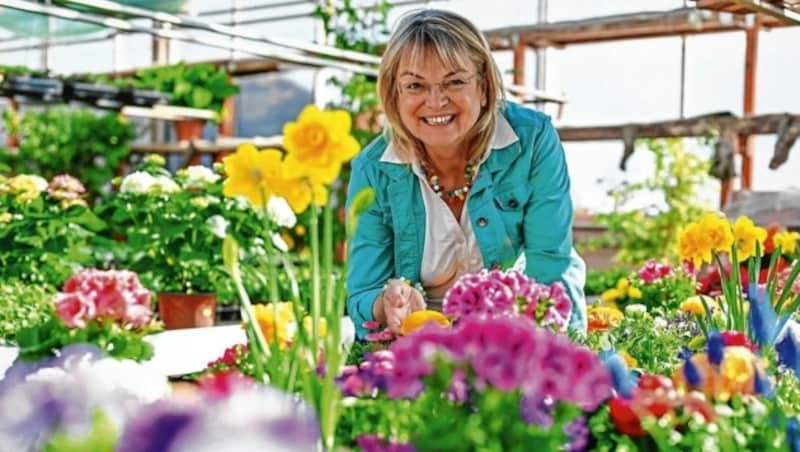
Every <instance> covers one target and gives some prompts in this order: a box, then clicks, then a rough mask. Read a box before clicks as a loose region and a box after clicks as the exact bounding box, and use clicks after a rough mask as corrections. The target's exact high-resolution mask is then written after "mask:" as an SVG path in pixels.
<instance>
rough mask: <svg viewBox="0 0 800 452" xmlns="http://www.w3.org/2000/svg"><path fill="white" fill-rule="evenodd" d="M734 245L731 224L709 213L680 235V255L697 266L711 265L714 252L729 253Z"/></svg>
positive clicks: (687, 227)
mask: <svg viewBox="0 0 800 452" xmlns="http://www.w3.org/2000/svg"><path fill="white" fill-rule="evenodd" d="M732 244H733V233H732V232H731V226H730V223H728V220H726V219H725V218H724V217H722V216H720V215H719V214H716V213H708V214H706V215H705V216H703V218H701V219H700V220H699V221H697V222H694V223H690V224H689V225H688V226H686V228H684V229H682V230H681V231H680V232H679V233H678V255H679V256H680V257H681V259H683V260H688V261H691V262H692V263H693V264H694V265H695V266H698V267H699V266H700V265H702V264H704V263H710V262H711V261H712V259H713V258H714V255H713V253H714V252H727V251H729V250H730V247H731V245H732Z"/></svg>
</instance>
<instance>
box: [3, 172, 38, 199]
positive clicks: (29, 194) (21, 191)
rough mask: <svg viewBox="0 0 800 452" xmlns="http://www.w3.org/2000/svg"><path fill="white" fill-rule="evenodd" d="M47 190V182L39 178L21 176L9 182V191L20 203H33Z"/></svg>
mask: <svg viewBox="0 0 800 452" xmlns="http://www.w3.org/2000/svg"><path fill="white" fill-rule="evenodd" d="M45 190H47V181H46V180H45V179H44V178H42V177H39V176H34V175H30V174H20V175H19V176H14V177H12V178H11V179H9V180H8V191H9V192H11V193H12V194H15V195H17V196H16V197H17V200H18V201H20V202H27V201H31V200H33V199H35V198H38V197H39V195H40V194H41V193H42V192H43V191H45Z"/></svg>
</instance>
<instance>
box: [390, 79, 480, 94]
mask: <svg viewBox="0 0 800 452" xmlns="http://www.w3.org/2000/svg"><path fill="white" fill-rule="evenodd" d="M480 75H481V74H480V73H475V74H472V75H470V76H454V77H450V78H448V79H446V80H442V81H441V82H438V83H428V82H421V81H418V80H412V81H407V82H400V83H399V85H398V86H399V88H400V94H402V95H404V96H408V97H422V96H426V95H427V94H428V93H430V92H431V90H432V89H433V87H434V86H438V87H439V89H440V90H441V92H443V93H445V94H447V95H450V94H456V93H459V92H461V91H463V90H464V88H466V87H467V85H469V83H470V82H471V81H472V79H474V78H475V77H478V76H480Z"/></svg>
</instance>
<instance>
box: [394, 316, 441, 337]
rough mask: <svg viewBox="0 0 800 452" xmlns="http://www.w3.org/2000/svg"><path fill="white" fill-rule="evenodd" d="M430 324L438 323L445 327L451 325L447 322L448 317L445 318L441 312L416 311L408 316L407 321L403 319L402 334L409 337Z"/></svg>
mask: <svg viewBox="0 0 800 452" xmlns="http://www.w3.org/2000/svg"><path fill="white" fill-rule="evenodd" d="M429 322H434V323H438V324H439V325H441V326H444V327H446V326H449V325H450V321H449V320H447V317H445V316H444V314H442V313H441V312H438V311H416V312H412V313H411V314H409V315H408V316H406V318H405V319H403V323H402V324H401V325H400V334H401V335H403V336H406V335H409V334H411V333H413V332H415V331H417V330H419V329H420V328H422V327H423V326H425V325H427V324H428V323H429Z"/></svg>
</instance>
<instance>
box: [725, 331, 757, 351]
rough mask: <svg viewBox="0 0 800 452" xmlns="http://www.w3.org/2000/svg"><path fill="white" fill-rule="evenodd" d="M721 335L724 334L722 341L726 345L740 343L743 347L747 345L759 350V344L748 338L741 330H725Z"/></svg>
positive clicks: (751, 348)
mask: <svg viewBox="0 0 800 452" xmlns="http://www.w3.org/2000/svg"><path fill="white" fill-rule="evenodd" d="M720 336H722V342H723V343H724V344H725V346H726V347H730V346H732V345H739V346H742V347H747V348H749V349H750V350H752V351H753V352H757V351H758V346H757V345H755V344H753V343H752V342H750V339H748V338H747V335H746V334H745V333H743V332H741V331H723V332H722V333H720Z"/></svg>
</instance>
